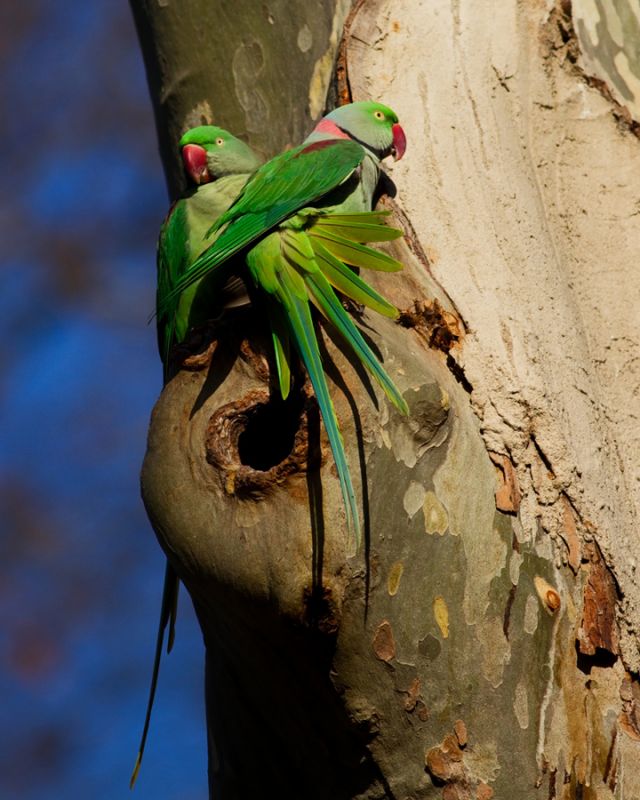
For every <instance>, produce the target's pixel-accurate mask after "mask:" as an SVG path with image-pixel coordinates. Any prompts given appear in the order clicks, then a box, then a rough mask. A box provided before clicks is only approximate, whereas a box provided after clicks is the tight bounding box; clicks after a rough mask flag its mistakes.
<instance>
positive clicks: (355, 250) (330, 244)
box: [309, 226, 403, 272]
mask: <svg viewBox="0 0 640 800" xmlns="http://www.w3.org/2000/svg"><path fill="white" fill-rule="evenodd" d="M309 236H311V237H312V238H317V239H319V240H320V241H321V243H322V244H323V245H324V246H325V247H326V248H327V250H329V251H330V252H331V253H332V254H333V255H334V256H336V257H337V258H339V259H341V260H342V261H345V262H346V263H347V264H351V265H352V266H354V267H363V268H364V269H375V270H380V271H382V272H398V270H401V269H402V268H403V265H402V264H401V263H400V261H397V260H396V259H395V258H391V256H388V255H387V254H386V253H381V252H380V251H379V250H374V249H373V248H371V247H367V246H366V245H364V244H359V243H357V242H354V241H351V240H349V239H346V238H345V237H344V236H338V235H336V234H334V233H331V232H330V231H328V230H327V229H326V227H325V228H322V229H318V227H317V226H314V227H312V228H311V229H310V230H309Z"/></svg>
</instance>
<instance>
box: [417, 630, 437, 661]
mask: <svg viewBox="0 0 640 800" xmlns="http://www.w3.org/2000/svg"><path fill="white" fill-rule="evenodd" d="M441 650H442V644H441V643H440V640H439V639H436V637H435V636H432V635H431V634H430V633H429V634H427V635H426V636H425V637H424V639H420V641H419V642H418V652H419V653H420V655H421V656H424V657H425V658H427V659H428V660H429V661H435V660H436V658H438V656H439V655H440V651H441Z"/></svg>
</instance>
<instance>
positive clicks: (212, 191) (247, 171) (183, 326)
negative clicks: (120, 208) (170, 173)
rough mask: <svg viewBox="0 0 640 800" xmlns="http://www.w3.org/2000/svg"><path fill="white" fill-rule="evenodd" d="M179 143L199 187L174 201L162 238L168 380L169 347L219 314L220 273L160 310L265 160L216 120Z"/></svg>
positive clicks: (161, 315) (162, 336)
mask: <svg viewBox="0 0 640 800" xmlns="http://www.w3.org/2000/svg"><path fill="white" fill-rule="evenodd" d="M179 147H180V149H181V153H182V160H183V163H184V166H185V170H186V172H187V174H188V175H189V177H190V178H191V180H192V181H193V183H194V184H196V185H197V188H196V189H195V191H193V192H192V193H191V194H190V195H188V196H187V197H184V198H182V199H180V200H178V201H177V202H176V203H174V204H173V206H172V207H171V210H170V211H169V214H168V215H167V218H166V220H165V221H164V224H163V225H162V228H161V229H160V238H159V240H158V289H157V298H156V313H157V322H158V347H159V349H160V357H161V358H162V363H163V366H164V370H165V381H166V379H167V369H168V361H169V352H170V350H171V347H172V346H173V345H174V344H175V343H176V342H181V341H182V340H183V339H184V337H185V336H186V334H187V332H188V331H189V329H190V328H192V327H194V325H198V324H200V323H202V322H204V321H206V319H210V318H211V317H212V316H215V308H216V306H218V307H220V299H219V296H220V295H221V294H222V292H221V291H220V290H221V288H222V286H221V280H223V278H222V276H219V277H216V280H215V283H214V282H213V281H212V282H211V283H212V285H211V286H208V285H207V283H208V282H204V285H202V283H201V282H200V281H197V282H195V283H193V284H191V286H189V288H188V289H187V290H186V291H184V292H182V294H181V295H180V297H179V300H178V301H177V302H176V303H175V304H174V306H173V307H170V308H168V309H164V310H161V309H162V308H163V304H164V302H165V299H166V297H167V295H168V294H169V293H170V292H171V291H172V289H173V288H174V286H175V285H176V283H177V281H178V280H179V279H180V278H181V277H182V276H183V275H184V274H185V273H186V272H187V270H188V268H189V267H190V266H191V264H193V262H194V261H195V259H196V258H197V256H199V255H200V253H201V252H202V251H203V250H204V249H205V248H206V247H208V246H209V242H208V241H207V240H206V239H205V234H206V233H207V231H208V230H209V228H210V227H211V224H212V223H213V222H215V221H216V220H217V219H218V218H219V217H220V216H221V215H222V214H223V213H224V212H225V211H226V210H227V209H228V208H229V206H230V205H231V203H232V202H233V201H234V200H235V199H236V197H237V196H238V194H239V193H240V190H241V189H242V187H243V186H244V184H245V183H246V182H247V178H249V176H250V175H251V173H253V172H254V171H255V170H256V169H257V168H258V167H259V166H260V164H261V163H262V160H261V159H260V158H259V157H258V156H257V155H256V154H255V153H254V152H253V150H252V149H251V148H250V147H249V145H247V144H245V143H244V142H242V141H240V139H237V138H236V137H235V136H233V135H232V134H230V133H229V132H228V131H225V130H224V129H223V128H218V127H215V126H213V125H200V126H199V127H197V128H191V130H189V131H187V132H186V133H185V134H184V136H183V137H182V139H180V142H179ZM225 289H226V291H225V302H226V304H227V305H232V304H233V299H232V298H231V299H230V298H229V291H228V287H225Z"/></svg>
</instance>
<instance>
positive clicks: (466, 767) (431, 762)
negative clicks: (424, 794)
mask: <svg viewBox="0 0 640 800" xmlns="http://www.w3.org/2000/svg"><path fill="white" fill-rule="evenodd" d="M466 745H467V729H466V725H465V724H464V722H463V721H462V720H458V721H457V722H456V724H455V726H454V733H453V734H447V735H446V736H445V737H444V739H443V740H442V743H441V744H439V745H437V746H436V747H432V748H431V749H430V750H427V752H426V753H425V758H424V763H425V767H426V770H427V772H428V773H429V775H430V776H431V780H432V781H433V783H434V784H435V785H436V786H442V798H443V800H490V798H492V797H493V789H492V788H491V787H490V786H489V785H488V784H487V783H486V782H485V781H484V780H482V779H478V777H476V775H474V771H473V767H472V760H471V759H470V758H468V756H469V753H467V752H466V750H465V748H466Z"/></svg>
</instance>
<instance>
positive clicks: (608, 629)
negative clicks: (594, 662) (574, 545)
mask: <svg viewBox="0 0 640 800" xmlns="http://www.w3.org/2000/svg"><path fill="white" fill-rule="evenodd" d="M585 557H586V558H587V559H588V564H589V566H588V570H589V576H588V578H587V582H586V584H585V587H584V592H583V605H582V621H581V623H580V628H579V629H578V635H577V637H576V641H577V647H578V652H579V653H582V654H583V655H587V656H593V655H595V654H596V651H597V650H598V649H599V650H605V651H607V652H608V653H611V654H612V655H613V656H618V654H619V647H618V626H617V623H616V602H617V599H618V592H617V588H616V584H615V581H614V579H613V576H612V574H611V572H610V570H609V568H608V567H607V565H606V564H605V562H604V559H603V557H602V553H601V551H600V548H599V547H598V545H597V544H595V542H588V543H587V544H586V545H585Z"/></svg>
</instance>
